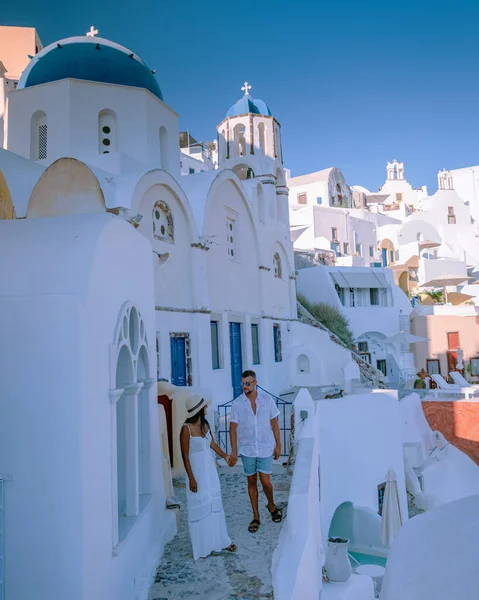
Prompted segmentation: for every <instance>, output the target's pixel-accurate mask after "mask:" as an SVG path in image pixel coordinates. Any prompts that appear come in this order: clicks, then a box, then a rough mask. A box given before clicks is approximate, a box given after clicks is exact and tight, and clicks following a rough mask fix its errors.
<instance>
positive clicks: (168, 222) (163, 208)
mask: <svg viewBox="0 0 479 600" xmlns="http://www.w3.org/2000/svg"><path fill="white" fill-rule="evenodd" d="M153 236H154V238H155V239H156V240H161V241H162V242H168V244H174V241H175V240H174V228H173V216H172V214H171V210H170V207H169V206H168V204H167V203H166V202H163V201H162V200H160V201H159V202H156V204H155V206H154V207H153Z"/></svg>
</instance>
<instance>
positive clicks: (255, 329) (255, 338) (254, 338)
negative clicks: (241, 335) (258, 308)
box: [251, 323, 261, 365]
mask: <svg viewBox="0 0 479 600" xmlns="http://www.w3.org/2000/svg"><path fill="white" fill-rule="evenodd" d="M251 343H252V346H253V364H254V365H259V364H260V362H261V361H260V358H259V325H258V324H257V323H253V324H252V325H251Z"/></svg>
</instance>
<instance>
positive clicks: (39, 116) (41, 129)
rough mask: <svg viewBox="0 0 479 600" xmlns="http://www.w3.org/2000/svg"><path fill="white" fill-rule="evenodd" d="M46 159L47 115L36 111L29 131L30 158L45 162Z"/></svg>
mask: <svg viewBox="0 0 479 600" xmlns="http://www.w3.org/2000/svg"><path fill="white" fill-rule="evenodd" d="M47 157H48V124H47V115H46V114H45V113H44V112H43V111H42V110H38V111H37V112H36V113H35V114H34V115H33V116H32V122H31V131H30V158H31V159H32V160H45V159H46V158H47Z"/></svg>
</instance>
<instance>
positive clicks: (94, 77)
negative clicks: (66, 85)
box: [18, 37, 163, 100]
mask: <svg viewBox="0 0 479 600" xmlns="http://www.w3.org/2000/svg"><path fill="white" fill-rule="evenodd" d="M62 79H82V80H84V81H97V82H99V83H112V84H117V85H126V86H130V87H138V88H144V89H146V90H149V91H150V92H151V93H152V94H154V95H155V96H156V97H157V98H159V99H160V100H163V94H162V93H161V89H160V86H159V85H158V82H157V81H156V79H155V77H154V75H153V73H152V71H151V70H150V69H149V68H148V67H147V66H146V65H145V63H144V62H143V61H142V60H141V58H140V57H138V56H136V55H135V54H134V53H133V52H131V51H130V50H128V49H127V48H125V47H123V46H120V45H119V44H115V43H114V42H111V41H109V40H105V39H102V38H96V37H72V38H67V39H65V40H60V41H59V42H55V43H54V44H50V45H49V46H47V47H46V48H44V49H43V50H42V51H41V52H39V53H38V54H37V55H36V56H34V57H33V58H32V60H31V61H30V63H29V65H28V66H27V68H26V69H25V71H24V72H23V74H22V76H21V78H20V81H19V83H18V87H19V88H27V87H32V86H34V85H40V84H42V83H50V82H52V81H60V80H62Z"/></svg>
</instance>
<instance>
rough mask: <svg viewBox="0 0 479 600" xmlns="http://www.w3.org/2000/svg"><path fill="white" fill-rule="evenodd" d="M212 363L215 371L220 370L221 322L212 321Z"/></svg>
mask: <svg viewBox="0 0 479 600" xmlns="http://www.w3.org/2000/svg"><path fill="white" fill-rule="evenodd" d="M210 325H211V361H212V365H213V369H219V368H220V343H219V322H218V321H211V324H210Z"/></svg>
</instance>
